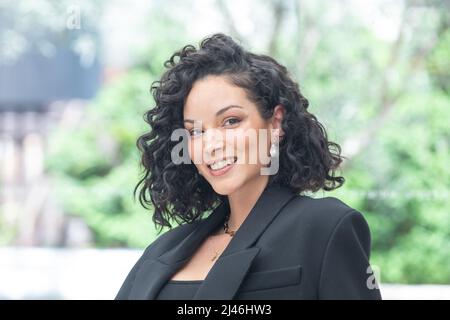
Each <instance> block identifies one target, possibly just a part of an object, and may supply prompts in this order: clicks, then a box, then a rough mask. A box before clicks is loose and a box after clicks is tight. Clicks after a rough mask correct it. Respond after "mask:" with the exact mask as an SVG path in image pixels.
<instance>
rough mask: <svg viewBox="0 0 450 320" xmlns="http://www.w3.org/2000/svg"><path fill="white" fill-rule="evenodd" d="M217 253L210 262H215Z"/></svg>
mask: <svg viewBox="0 0 450 320" xmlns="http://www.w3.org/2000/svg"><path fill="white" fill-rule="evenodd" d="M217 255H218V253H217V252H216V254H215V255H214V257H213V258H212V259H211V261H214V260H216V258H217Z"/></svg>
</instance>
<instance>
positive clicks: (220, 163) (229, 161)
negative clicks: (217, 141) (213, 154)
mask: <svg viewBox="0 0 450 320" xmlns="http://www.w3.org/2000/svg"><path fill="white" fill-rule="evenodd" d="M233 162H234V158H228V159H226V160H220V161H218V162H214V163H213V164H212V165H211V166H210V167H211V169H213V170H220V169H222V168H224V167H226V166H227V165H229V164H232V163H233Z"/></svg>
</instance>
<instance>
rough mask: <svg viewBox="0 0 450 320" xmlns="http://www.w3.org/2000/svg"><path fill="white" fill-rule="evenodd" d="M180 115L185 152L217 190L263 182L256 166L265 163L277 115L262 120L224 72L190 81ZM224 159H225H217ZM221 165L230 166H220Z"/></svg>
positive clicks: (223, 191) (224, 191)
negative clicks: (186, 134) (181, 117)
mask: <svg viewBox="0 0 450 320" xmlns="http://www.w3.org/2000/svg"><path fill="white" fill-rule="evenodd" d="M280 107H281V106H280ZM278 108H279V107H277V108H276V110H278ZM183 113H184V114H183V116H184V126H185V129H186V130H187V131H188V132H189V142H188V147H189V156H190V158H191V160H192V162H193V163H194V165H195V166H196V167H197V169H198V171H199V172H200V174H202V175H203V177H204V178H205V179H206V180H207V181H208V182H209V183H210V184H211V186H212V188H213V189H214V190H215V191H216V192H217V193H219V194H222V195H229V194H232V193H234V192H235V191H237V190H240V189H241V188H243V187H244V186H246V185H254V184H255V183H256V184H258V183H265V182H267V179H268V177H267V176H265V175H261V174H260V172H261V171H260V169H261V167H262V165H266V166H267V165H268V161H267V160H268V155H269V148H270V141H271V140H270V139H271V131H270V130H271V129H275V128H278V127H279V123H280V119H279V118H278V117H272V118H271V119H269V120H264V119H263V118H262V117H261V115H260V113H259V111H258V109H257V106H256V105H255V104H254V103H253V102H251V101H250V100H249V99H248V98H247V96H246V93H245V90H244V89H242V88H240V87H237V86H234V85H232V84H231V83H230V82H228V81H227V80H226V78H225V77H224V76H207V77H205V78H203V79H201V80H198V81H196V82H195V83H194V85H193V87H192V89H191V91H190V92H189V95H188V97H187V99H186V103H185V106H184V112H183ZM276 114H277V115H278V114H279V110H278V111H277V112H276ZM262 129H264V130H262ZM261 134H262V135H264V137H265V138H261V136H260V135H261ZM260 140H261V144H260ZM223 159H229V160H230V161H229V162H225V163H217V161H219V160H223ZM233 160H234V162H233ZM215 162H216V163H215ZM212 163H213V165H212V167H211V166H209V165H211V164H212ZM214 163H215V164H214ZM226 163H231V164H230V165H227V166H225V167H223V168H222V169H220V168H221V167H222V166H223V165H225V164H226ZM214 169H216V170H214Z"/></svg>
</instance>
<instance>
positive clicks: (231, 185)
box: [211, 181, 240, 196]
mask: <svg viewBox="0 0 450 320" xmlns="http://www.w3.org/2000/svg"><path fill="white" fill-rule="evenodd" d="M211 186H212V188H213V189H214V191H215V192H216V193H218V194H220V195H223V196H228V195H230V194H232V193H234V192H235V191H236V190H238V189H239V186H240V184H239V183H237V181H221V182H217V181H216V182H215V183H211Z"/></svg>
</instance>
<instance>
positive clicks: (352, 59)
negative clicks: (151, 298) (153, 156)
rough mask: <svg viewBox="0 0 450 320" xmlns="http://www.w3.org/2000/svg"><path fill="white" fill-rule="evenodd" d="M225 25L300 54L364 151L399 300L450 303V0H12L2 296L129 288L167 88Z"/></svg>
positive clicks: (341, 124) (339, 193) (78, 294)
mask: <svg viewBox="0 0 450 320" xmlns="http://www.w3.org/2000/svg"><path fill="white" fill-rule="evenodd" d="M215 32H224V33H226V34H229V35H231V36H232V37H234V38H235V39H236V40H237V41H240V42H241V44H242V45H244V47H245V48H247V49H249V50H250V51H254V52H256V53H264V54H269V55H271V56H273V57H275V58H276V59H277V60H278V61H280V62H281V63H282V64H284V65H285V66H286V67H287V68H288V69H289V71H290V72H291V74H292V75H293V77H294V78H295V80H296V81H298V83H299V85H300V89H301V91H302V93H303V94H304V95H305V96H306V97H307V98H308V99H309V101H310V110H311V112H313V113H314V114H316V115H317V117H318V118H319V120H320V121H322V122H323V123H324V125H325V127H326V128H327V130H328V134H329V137H330V139H331V140H333V141H336V142H338V143H340V144H341V146H342V147H343V154H344V155H345V156H346V157H347V158H348V159H347V160H346V162H345V163H344V166H343V169H342V174H343V175H344V176H345V178H346V183H345V184H344V186H343V187H342V188H340V189H338V190H336V191H334V192H331V193H330V192H318V193H317V194H314V197H324V196H335V197H338V198H340V199H341V200H343V201H344V202H346V203H348V204H349V205H350V206H352V207H354V208H356V209H358V210H359V211H361V212H362V213H363V214H364V216H365V217H366V219H367V221H368V223H369V225H370V228H371V233H372V255H371V263H372V265H373V266H374V269H376V272H377V276H378V279H379V280H380V284H381V290H382V295H383V298H385V299H450V201H449V195H450V169H449V164H450V152H449V148H450V126H449V124H450V1H449V0H436V1H433V0H403V1H402V0H373V1H357V0H334V1H325V0H314V1H313V0H284V1H282V0H260V1H250V0H249V1H231V0H230V1H226V0H197V1H180V0H171V1H162V0H153V1H149V0H147V1H143V0H134V1H125V0H120V1H119V0H112V1H101V0H99V1H83V0H78V1H76V0H74V1H71V0H60V1H56V0H55V1H50V0H46V1H45V0H20V1H12V0H10V1H8V0H0V299H36V298H37V299H112V298H114V296H115V294H116V293H117V291H118V289H119V287H120V285H121V284H122V282H123V280H124V279H125V276H126V275H127V273H128V271H129V270H130V268H131V267H132V266H133V265H134V263H135V262H136V260H137V259H138V257H139V256H140V255H141V253H142V251H143V249H144V248H145V247H146V246H147V245H148V244H149V243H151V242H152V241H153V240H154V239H155V238H156V237H157V233H156V229H155V227H154V225H153V223H152V221H151V212H149V211H148V210H145V209H143V208H142V207H141V206H140V205H139V202H138V201H137V200H134V199H133V195H132V193H133V189H134V187H135V185H136V183H137V182H138V180H139V178H140V176H141V171H140V169H141V168H140V167H139V153H138V150H137V148H136V147H135V142H136V139H137V137H138V136H139V135H140V134H142V133H143V132H145V131H147V130H148V127H147V125H146V123H145V122H144V119H143V114H144V112H145V111H146V110H148V109H149V108H151V107H153V106H154V101H153V99H152V97H151V94H150V91H149V89H150V84H151V82H152V81H154V80H157V79H159V77H160V76H161V74H162V72H163V71H164V67H163V62H164V61H165V60H166V59H168V58H169V57H170V55H171V54H172V53H173V52H174V51H175V50H178V49H180V48H181V47H183V46H184V45H186V44H193V45H195V46H196V47H197V46H198V44H199V42H200V41H201V40H202V39H203V38H205V37H207V36H208V35H211V34H213V33H215Z"/></svg>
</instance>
